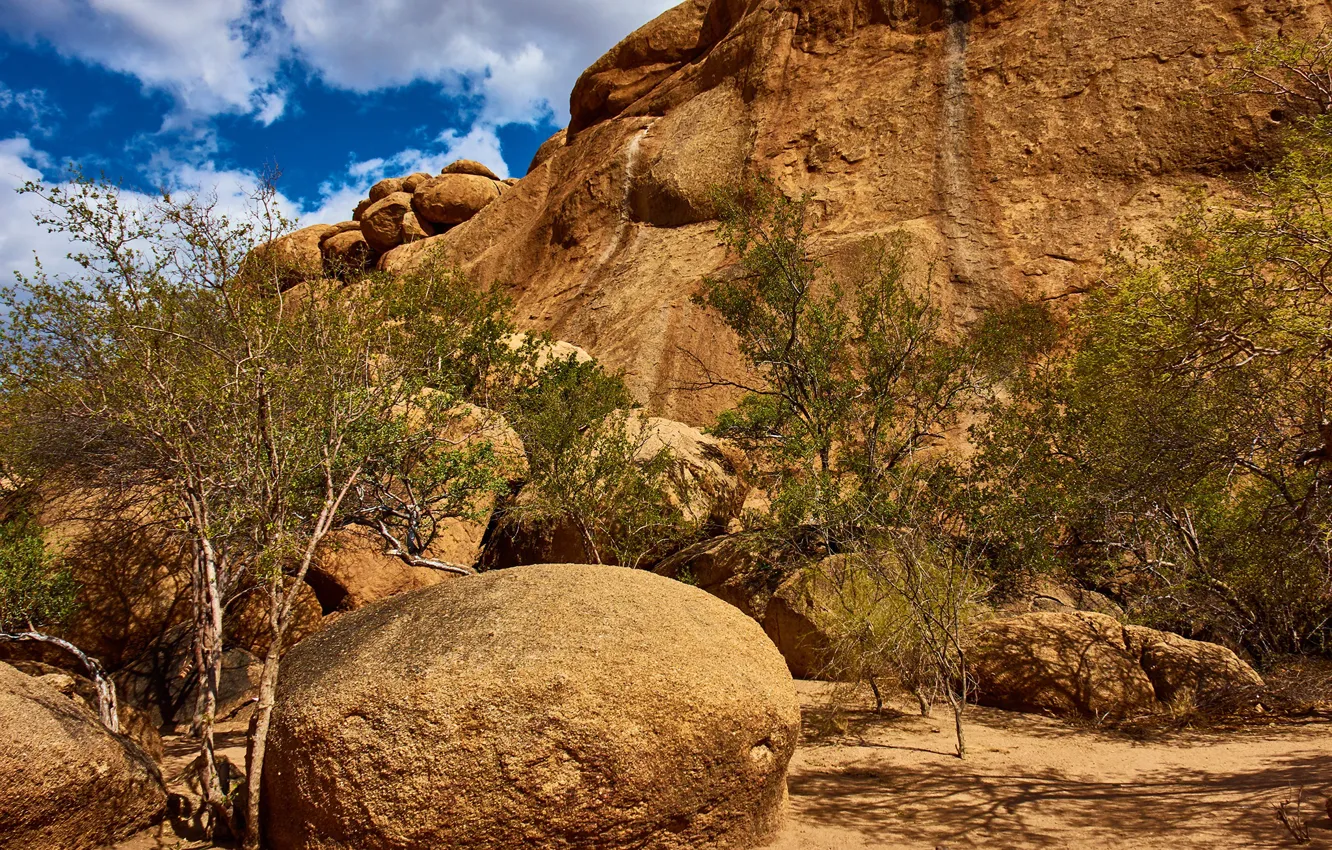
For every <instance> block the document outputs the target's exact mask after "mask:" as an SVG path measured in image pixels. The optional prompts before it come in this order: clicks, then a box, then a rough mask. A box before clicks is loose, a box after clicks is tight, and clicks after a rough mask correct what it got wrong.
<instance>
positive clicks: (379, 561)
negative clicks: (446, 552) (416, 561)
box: [306, 528, 450, 612]
mask: <svg viewBox="0 0 1332 850" xmlns="http://www.w3.org/2000/svg"><path fill="white" fill-rule="evenodd" d="M449 577H450V576H449V574H448V573H444V572H441V571H439V570H433V569H430V568H428V567H412V566H408V565H407V564H406V563H404V562H403V560H402V559H401V558H398V557H396V556H392V555H386V554H384V541H383V540H382V539H381V538H380V537H379V535H378V534H375V533H374V532H371V531H369V530H367V529H361V528H347V529H343V530H340V531H335V532H334V533H332V534H330V535H329V536H328V538H327V539H326V541H325V544H324V546H323V547H321V548H320V550H319V553H318V556H317V557H316V559H315V562H314V563H313V564H311V565H310V572H309V573H308V574H307V577H306V580H307V581H308V582H309V583H310V587H311V588H313V589H314V592H315V595H316V596H317V597H318V599H319V604H320V606H321V607H322V608H323V610H325V611H329V612H332V611H354V610H356V609H357V608H361V607H363V606H365V605H369V604H370V603H371V602H377V601H379V600H380V599H387V598H388V597H390V596H396V595H397V594H399V593H403V592H404V591H408V590H417V589H419V588H422V587H430V586H431V585H435V584H439V583H440V582H442V581H444V580H445V579H447V578H449Z"/></svg>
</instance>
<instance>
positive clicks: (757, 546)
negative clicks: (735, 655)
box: [652, 534, 786, 650]
mask: <svg viewBox="0 0 1332 850" xmlns="http://www.w3.org/2000/svg"><path fill="white" fill-rule="evenodd" d="M785 560H786V559H785V558H784V557H783V553H782V552H781V551H780V549H779V548H778V547H774V546H772V545H771V544H770V543H769V542H768V541H767V540H765V539H764V538H763V537H761V536H759V535H755V534H727V535H723V536H721V537H714V538H711V539H709V540H704V541H702V542H700V543H695V544H694V545H692V546H688V547H686V548H684V549H681V550H680V551H679V552H676V553H675V554H674V555H671V556H670V557H669V558H667V559H665V560H664V561H662V562H661V563H659V564H657V566H655V567H653V569H652V571H653V572H654V573H656V574H657V575H659V576H666V577H667V578H673V579H675V580H677V581H683V582H684V583H686V584H692V585H694V586H695V587H697V588H699V589H700V590H706V591H707V592H708V593H711V594H712V595H713V596H715V597H717V598H718V599H720V600H722V601H723V602H726V603H729V604H731V605H734V606H735V607H736V608H739V609H740V610H741V611H743V612H745V613H746V614H748V615H749V616H750V617H753V618H754V619H755V620H757V621H758V622H760V623H761V622H763V619H764V615H765V614H766V613H767V611H768V606H769V604H770V603H771V602H772V598H773V595H774V594H775V593H776V592H777V590H778V588H779V587H780V586H781V583H782V581H783V579H784V578H785V573H784V570H783V566H784V561H785ZM777 648H778V649H779V650H780V649H781V645H780V644H779V645H778V647H777Z"/></svg>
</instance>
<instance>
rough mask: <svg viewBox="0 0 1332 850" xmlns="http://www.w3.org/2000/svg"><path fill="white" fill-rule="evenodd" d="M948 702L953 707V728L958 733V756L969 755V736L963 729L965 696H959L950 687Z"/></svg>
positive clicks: (962, 757)
mask: <svg viewBox="0 0 1332 850" xmlns="http://www.w3.org/2000/svg"><path fill="white" fill-rule="evenodd" d="M948 704H949V706H951V707H952V709H953V729H954V731H955V732H956V733H957V757H958V758H960V759H964V758H966V757H967V737H966V733H965V732H964V731H963V729H962V712H963V711H965V710H966V706H967V701H966V697H965V696H961V697H960V696H958V694H957V693H956V692H955V691H954V690H953V688H951V687H950V688H948Z"/></svg>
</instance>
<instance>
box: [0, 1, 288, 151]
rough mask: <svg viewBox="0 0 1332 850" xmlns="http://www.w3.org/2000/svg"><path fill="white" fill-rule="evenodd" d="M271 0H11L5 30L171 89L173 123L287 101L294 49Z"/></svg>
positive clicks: (262, 111) (260, 110) (263, 112)
mask: <svg viewBox="0 0 1332 850" xmlns="http://www.w3.org/2000/svg"><path fill="white" fill-rule="evenodd" d="M264 2H266V0H38V2H21V3H9V4H6V8H5V16H4V20H3V22H0V29H3V30H4V31H5V32H8V33H9V34H11V35H14V36H17V37H19V38H22V39H26V40H29V41H44V42H47V43H49V44H51V45H52V46H53V47H55V49H56V50H58V51H59V52H60V53H62V54H63V55H66V56H71V57H75V58H77V59H81V60H84V61H87V62H91V63H94V64H97V65H101V66H104V67H106V68H109V69H111V70H113V71H119V72H122V73H126V74H130V75H133V76H134V77H136V78H138V79H139V81H140V82H141V83H143V85H144V86H146V87H148V88H152V89H159V90H162V91H165V92H168V93H169V94H171V96H172V97H173V98H174V100H175V103H176V112H175V113H174V114H173V115H172V116H171V117H170V118H169V119H168V123H169V125H171V126H178V125H183V124H187V123H189V122H190V121H192V120H194V119H195V118H197V117H200V116H211V115H216V114H219V113H243V114H251V113H253V114H257V115H259V116H260V117H261V119H267V120H269V121H271V120H272V119H273V118H276V115H277V111H278V110H280V106H278V104H280V103H281V102H282V101H281V98H280V97H278V98H277V99H276V100H275V99H274V98H275V96H276V95H277V94H278V92H277V86H276V75H277V71H278V67H279V64H280V62H281V59H282V57H283V56H284V55H285V54H286V53H287V52H288V50H289V48H288V46H287V44H286V37H285V31H284V30H283V29H282V28H281V27H278V26H275V25H274V24H273V21H274V20H275V18H274V17H273V16H272V14H271V10H270V9H267V8H266V7H265V6H264V5H262V4H263V3H264Z"/></svg>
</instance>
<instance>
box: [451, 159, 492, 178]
mask: <svg viewBox="0 0 1332 850" xmlns="http://www.w3.org/2000/svg"><path fill="white" fill-rule="evenodd" d="M440 174H475V175H476V176H477V177H487V178H489V179H491V180H499V175H498V174H496V173H495V172H493V171H491V170H490V169H489V168H487V167H486V166H484V165H482V164H481V163H479V162H477V161H476V160H474V159H460V160H458V161H457V162H454V163H451V164H449V165H446V166H444V170H443V171H441V172H440Z"/></svg>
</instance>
